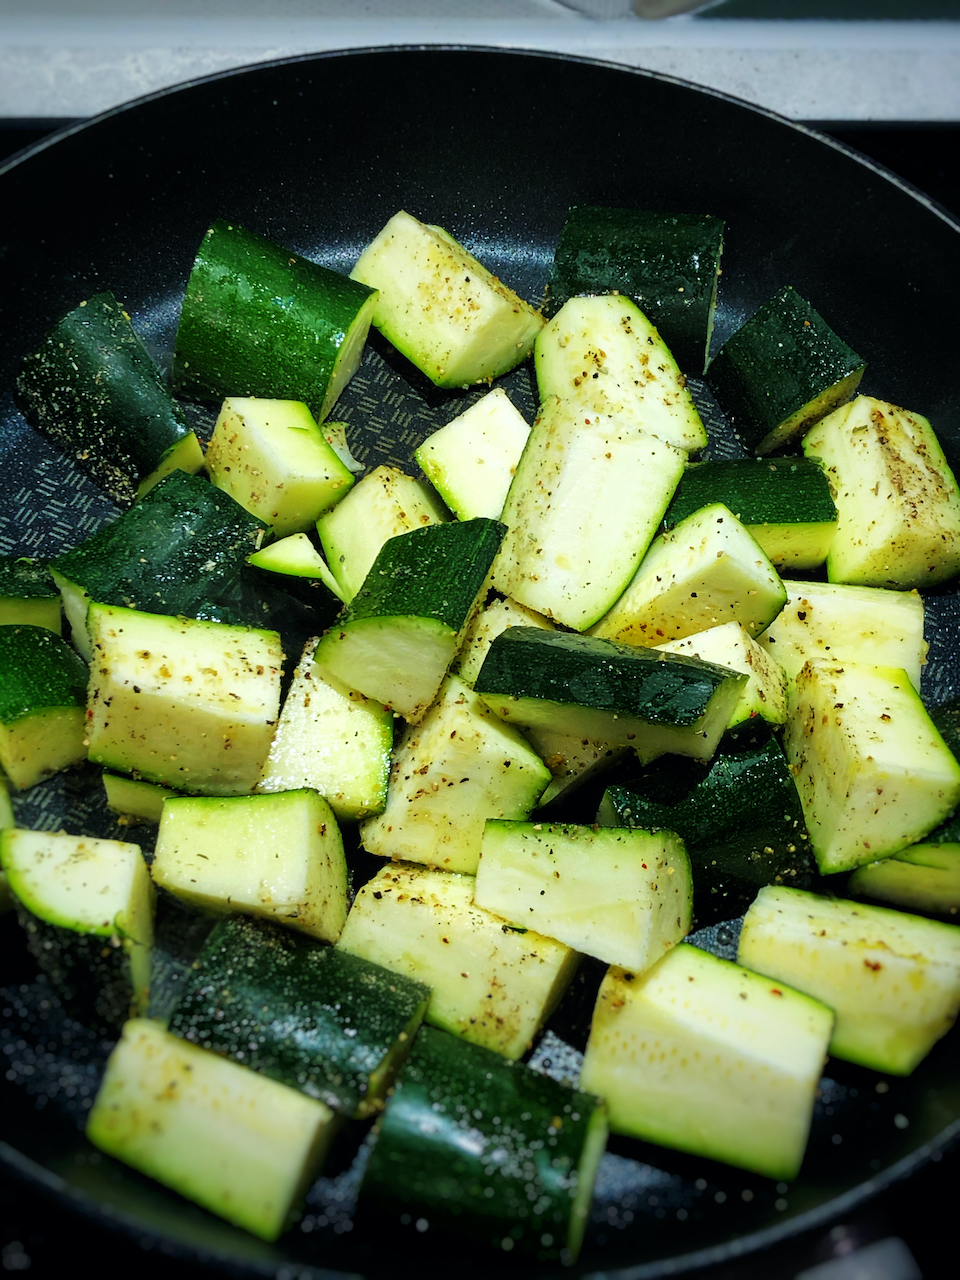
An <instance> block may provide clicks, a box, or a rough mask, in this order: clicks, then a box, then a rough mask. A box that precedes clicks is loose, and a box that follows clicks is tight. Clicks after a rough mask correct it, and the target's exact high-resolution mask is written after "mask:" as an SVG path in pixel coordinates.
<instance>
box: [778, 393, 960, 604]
mask: <svg viewBox="0 0 960 1280" xmlns="http://www.w3.org/2000/svg"><path fill="white" fill-rule="evenodd" d="M803 448H804V452H805V453H806V454H807V455H808V456H809V457H814V458H817V459H818V460H819V462H820V463H821V465H822V466H823V467H824V468H825V469H826V473H827V477H828V478H829V480H830V484H831V487H832V488H833V490H834V494H835V496H836V501H837V511H838V512H839V523H838V525H837V533H836V537H835V538H834V540H833V543H832V544H831V547H830V554H829V555H828V556H827V577H828V578H829V579H830V581H831V582H850V583H859V584H860V585H861V586H866V587H893V588H894V589H903V588H905V587H924V586H932V585H934V584H935V583H938V582H945V581H946V580H947V579H948V578H952V577H954V576H955V575H956V574H957V573H958V572H960V487H958V486H957V482H956V480H955V479H954V475H953V472H952V471H951V470H950V467H949V465H948V463H947V459H946V457H945V456H944V453H943V450H942V448H941V447H940V444H939V442H938V440H937V437H936V433H935V432H934V430H933V428H932V427H931V425H930V423H929V422H928V420H927V419H926V418H924V417H923V416H922V415H921V414H919V413H908V412H907V410H906V409H899V408H897V406H896V405H892V404H886V403H885V402H884V401H882V400H874V399H872V398H871V397H870V396H857V398H856V400H854V401H853V403H852V404H849V405H845V406H844V407H843V408H841V409H837V410H836V411H835V412H834V413H831V414H830V416H829V417H828V418H826V419H824V421H823V422H821V423H818V424H817V426H816V427H815V428H814V429H813V430H812V431H811V432H810V434H809V435H808V437H807V438H806V439H805V440H804V442H803Z"/></svg>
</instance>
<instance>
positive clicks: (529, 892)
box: [474, 820, 693, 973]
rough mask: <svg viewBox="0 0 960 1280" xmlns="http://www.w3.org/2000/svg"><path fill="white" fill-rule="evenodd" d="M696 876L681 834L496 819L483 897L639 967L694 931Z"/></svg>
mask: <svg viewBox="0 0 960 1280" xmlns="http://www.w3.org/2000/svg"><path fill="white" fill-rule="evenodd" d="M692 899H693V882H692V879H691V873H690V860H689V858H688V857H687V855H686V851H685V850H684V847H683V842H682V841H681V840H680V838H679V836H676V835H674V834H673V832H672V831H661V832H657V833H656V834H654V833H653V832H650V831H639V830H635V829H630V828H625V827H620V828H615V827H603V828H600V829H597V828H596V827H583V826H574V825H572V824H570V823H548V822H508V821H502V820H501V821H497V820H490V821H488V822H487V823H486V825H485V827H484V830H483V845H482V848H481V851H480V865H479V867H478V868H477V882H476V888H475V890H474V902H475V903H476V904H477V906H478V907H485V908H486V909H487V910H488V911H492V912H494V913H495V914H496V915H498V916H503V918H504V919H505V920H509V921H510V922H511V923H512V924H515V925H519V926H522V927H525V928H528V929H536V930H537V932H539V933H545V934H547V935H548V936H549V937H551V938H556V939H557V940H558V941H559V942H565V943H566V944H567V946H568V947H573V948H574V949H575V950H576V951H579V952H582V953H583V954H584V955H589V956H596V957H597V958H598V959H599V960H604V961H606V963H607V964H620V965H625V966H627V967H628V968H632V969H634V970H636V971H638V972H640V973H642V972H643V971H644V970H645V969H649V968H650V966H651V965H653V964H655V963H656V962H657V960H659V959H660V958H661V956H662V955H663V954H664V952H665V951H668V950H669V949H670V948H671V947H673V946H676V944H677V943H678V942H680V941H681V939H682V938H684V937H685V936H686V934H687V933H688V932H689V929H690V913H691V903H692Z"/></svg>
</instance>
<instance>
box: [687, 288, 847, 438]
mask: <svg viewBox="0 0 960 1280" xmlns="http://www.w3.org/2000/svg"><path fill="white" fill-rule="evenodd" d="M865 368H866V363H865V361H863V360H862V359H861V358H860V356H858V355H857V353H856V352H855V351H854V350H852V348H850V347H848V346H847V344H846V343H845V342H844V341H843V339H842V338H839V337H838V336H837V335H836V334H835V333H834V331H833V330H832V329H831V328H830V326H829V325H828V324H827V322H826V321H825V320H824V319H823V317H822V316H821V315H820V314H819V313H818V312H817V311H815V310H814V308H813V307H812V306H811V305H810V303H809V302H807V301H806V299H804V298H801V296H800V294H799V293H797V291H796V290H795V289H794V288H793V286H792V285H787V286H786V288H784V289H781V290H780V292H779V293H778V294H776V295H775V296H774V297H772V298H771V299H770V300H769V302H765V303H764V304H763V306H762V307H761V308H760V309H759V310H758V311H757V312H756V313H755V314H754V315H752V316H751V317H750V319H749V320H747V321H746V322H745V323H744V324H742V325H741V326H740V328H739V329H738V330H737V331H736V333H734V334H732V335H731V336H730V337H729V338H728V339H727V340H726V342H725V343H724V344H723V346H722V347H721V348H720V350H719V351H718V353H717V354H716V356H715V357H714V358H713V360H712V361H711V362H710V368H709V369H708V371H707V382H708V383H709V385H710V390H711V391H712V392H713V394H714V396H716V399H717V403H718V404H719V405H720V408H721V409H722V410H723V412H724V413H725V414H726V415H727V416H728V417H729V418H730V420H731V422H732V424H733V427H734V430H735V431H736V433H737V435H738V436H739V437H740V440H741V441H742V443H743V445H744V446H745V448H747V449H750V450H752V451H753V452H754V453H759V454H763V453H771V452H772V451H773V450H774V449H780V448H783V447H784V446H785V445H787V444H789V443H790V442H791V441H795V440H798V439H799V438H800V437H801V436H802V435H803V434H804V433H805V432H806V431H807V430H808V429H809V428H810V427H811V426H812V425H813V423H815V422H817V421H819V419H820V418H823V417H825V416H826V415H827V414H828V413H830V412H831V411H832V410H834V409H836V407H837V406H838V405H841V404H843V403H844V401H846V400H849V399H850V397H851V396H852V395H853V393H854V392H855V391H856V389H857V386H858V385H859V382H860V379H861V378H862V377H863V371H864V369H865Z"/></svg>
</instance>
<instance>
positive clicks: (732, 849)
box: [597, 736, 816, 926]
mask: <svg viewBox="0 0 960 1280" xmlns="http://www.w3.org/2000/svg"><path fill="white" fill-rule="evenodd" d="M597 821H598V822H599V823H600V824H601V825H602V826H605V827H639V828H640V829H641V830H658V829H666V830H667V831H675V832H676V833H677V834H678V835H679V836H680V838H681V839H682V840H683V842H684V847H685V848H686V851H687V856H688V857H689V859H690V864H691V867H692V868H693V887H694V899H693V910H694V914H695V916H696V920H697V924H698V925H699V926H703V925H706V924H711V923H713V922H715V921H718V920H729V919H730V918H731V917H733V916H736V915H740V914H741V912H742V911H744V910H745V909H746V907H748V906H749V904H750V903H751V902H752V901H753V899H754V897H755V896H756V893H757V889H758V888H760V887H761V886H762V885H765V884H774V883H776V884H781V883H788V884H791V885H796V886H799V887H801V888H806V887H807V886H808V885H809V884H810V883H811V882H812V880H813V876H814V874H815V872H816V864H815V862H814V859H813V855H812V853H811V850H810V841H809V837H808V835H807V832H806V828H805V827H804V824H803V811H802V809H801V808H800V799H799V797H798V795H797V789H796V787H795V785H794V782H793V778H792V776H791V774H790V768H789V766H788V764H787V761H786V759H785V757H784V754H783V751H782V750H781V749H780V745H779V743H778V742H777V740H776V738H774V737H772V736H771V737H768V738H766V740H765V741H763V742H761V743H755V742H747V743H741V742H738V741H736V740H731V739H725V740H724V741H723V742H722V743H721V744H720V747H719V748H718V750H717V754H716V756H715V757H714V759H713V761H712V762H711V764H710V767H709V769H708V770H707V772H706V773H704V772H703V770H702V769H701V768H699V767H698V766H697V765H696V764H695V763H694V762H692V761H684V760H676V759H668V758H664V759H663V760H658V761H656V762H655V763H654V764H652V765H649V766H647V768H645V769H644V770H643V771H642V772H641V773H639V774H637V775H636V776H635V777H634V778H632V779H630V780H629V781H627V782H623V783H618V784H617V785H615V786H611V787H608V788H607V790H606V791H605V792H604V795H603V799H602V800H601V802H600V808H599V810H598V812H597Z"/></svg>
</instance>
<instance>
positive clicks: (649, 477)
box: [494, 397, 684, 631]
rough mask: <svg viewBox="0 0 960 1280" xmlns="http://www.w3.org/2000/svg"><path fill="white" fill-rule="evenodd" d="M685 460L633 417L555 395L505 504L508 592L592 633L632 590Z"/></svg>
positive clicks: (499, 568)
mask: <svg viewBox="0 0 960 1280" xmlns="http://www.w3.org/2000/svg"><path fill="white" fill-rule="evenodd" d="M683 459H684V455H683V453H682V452H681V451H680V450H679V449H676V448H674V447H673V445H671V444H666V443H664V442H663V441H662V440H658V439H657V438H656V437H655V436H653V435H651V434H650V433H649V432H647V431H645V430H643V428H642V426H641V424H640V423H638V422H637V421H636V420H635V419H632V418H630V417H626V416H624V417H619V416H616V415H614V414H612V413H611V414H604V413H598V412H597V411H596V410H594V409H592V408H586V409H585V408H584V406H583V405H581V404H580V403H578V402H577V401H576V400H560V399H557V398H556V397H550V398H549V399H548V400H547V401H546V402H545V403H544V404H542V405H541V408H540V412H539V414H538V416H537V418H536V420H535V422H534V424H533V427H532V428H531V430H530V435H529V437H528V439H527V443H526V446H525V448H524V451H523V456H522V457H521V459H520V463H519V465H518V467H517V473H516V475H515V476H514V478H513V482H512V484H511V485H510V491H509V493H508V494H507V499H506V502H505V503H504V507H503V517H502V518H503V522H504V524H505V525H506V526H507V533H506V535H505V536H504V540H503V548H502V550H501V552H500V555H499V557H498V559H497V564H496V568H495V571H494V585H495V586H496V587H497V589H498V590H500V591H502V592H503V594H504V595H507V596H510V597H511V598H512V599H513V600H516V601H518V603H520V604H523V605H526V606H527V608H529V609H534V610H536V611H537V612H538V613H542V614H544V615H545V616H546V617H548V618H552V619H554V620H555V621H557V622H561V623H563V624H564V625H565V626H568V627H572V628H574V629H575V630H577V631H583V630H585V629H586V628H587V627H589V626H590V625H591V624H592V623H594V622H596V621H597V619H598V618H601V617H602V616H603V615H604V614H605V613H606V611H607V610H608V609H609V608H610V606H611V605H612V604H613V603H614V601H615V600H616V599H617V598H618V597H619V596H620V594H621V593H622V592H623V590H624V588H625V587H626V585H627V584H628V583H629V581H630V579H631V578H632V576H633V574H634V571H635V570H636V568H637V566H638V565H639V564H640V562H641V559H642V558H643V554H644V552H645V551H646V549H647V547H648V546H649V544H650V541H651V539H652V538H653V536H654V534H655V533H656V531H657V527H658V526H659V524H660V521H661V519H662V517H663V513H664V511H665V510H666V506H667V503H668V502H669V501H670V497H671V495H672V494H673V491H674V489H675V488H676V485H677V482H678V480H679V479H680V476H681V475H682V473H683Z"/></svg>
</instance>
